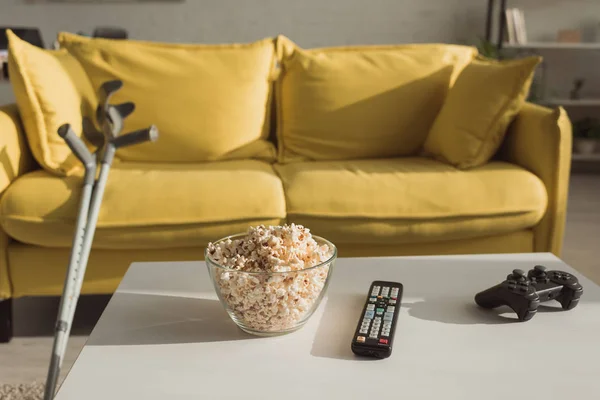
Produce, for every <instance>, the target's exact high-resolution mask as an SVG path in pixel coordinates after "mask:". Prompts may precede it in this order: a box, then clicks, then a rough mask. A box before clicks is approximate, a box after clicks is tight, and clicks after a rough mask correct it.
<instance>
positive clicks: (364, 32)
mask: <svg viewBox="0 0 600 400" xmlns="http://www.w3.org/2000/svg"><path fill="white" fill-rule="evenodd" d="M0 4H2V6H0V25H1V24H26V25H33V26H38V27H40V28H41V29H42V30H43V34H44V37H45V39H46V40H53V39H54V38H55V37H56V33H57V32H58V31H60V30H67V31H74V32H76V31H80V30H82V31H87V32H90V31H91V30H92V29H93V28H94V27H95V26H96V25H99V24H109V25H111V24H112V25H118V26H122V27H125V28H127V29H128V30H129V31H130V32H131V36H132V37H133V38H136V39H147V40H162V41H174V42H208V43H219V42H234V41H251V40H255V39H259V38H263V37H267V36H274V35H277V34H280V33H283V34H285V35H288V36H289V37H291V38H293V39H294V40H296V41H297V42H298V43H299V44H300V45H302V46H321V45H342V44H351V43H352V44H353V43H398V42H429V41H441V42H452V41H456V40H458V39H459V38H466V37H468V36H470V35H472V34H473V30H474V29H475V30H481V29H480V28H481V27H482V24H483V20H482V18H481V15H482V14H481V13H482V12H483V11H484V9H485V2H484V1H482V0H185V1H181V2H179V3H177V2H176V3H170V2H163V3H160V2H154V3H149V4H148V3H146V4H144V3H139V4H135V3H129V4H79V5H78V4H74V3H70V4H69V3H67V4H64V3H63V4H57V3H55V4H27V3H26V0H0Z"/></svg>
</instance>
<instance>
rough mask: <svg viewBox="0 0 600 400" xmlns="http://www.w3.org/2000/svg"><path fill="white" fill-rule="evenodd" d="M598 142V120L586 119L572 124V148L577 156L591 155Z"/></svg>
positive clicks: (599, 131) (599, 132)
mask: <svg viewBox="0 0 600 400" xmlns="http://www.w3.org/2000/svg"><path fill="white" fill-rule="evenodd" d="M599 140H600V120H598V119H597V118H591V117H587V118H584V119H581V120H579V121H577V122H575V123H574V124H573V147H574V148H575V151H576V152H577V153H579V154H586V155H589V154H592V153H594V151H595V149H596V143H597V142H598V141H599Z"/></svg>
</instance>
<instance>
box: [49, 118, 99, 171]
mask: <svg viewBox="0 0 600 400" xmlns="http://www.w3.org/2000/svg"><path fill="white" fill-rule="evenodd" d="M58 136H60V137H61V138H63V139H64V141H65V142H67V146H69V148H70V149H71V150H72V151H73V154H75V156H76V157H77V158H78V159H79V161H81V162H82V163H83V165H85V166H86V168H87V167H92V166H93V167H94V168H95V166H96V161H95V158H94V156H93V155H92V153H90V151H89V150H88V148H87V147H86V145H85V143H84V142H83V140H81V138H80V137H79V136H77V135H76V134H75V132H73V129H72V128H71V125H69V124H64V125H61V126H60V128H58Z"/></svg>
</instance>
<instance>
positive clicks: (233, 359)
mask: <svg viewBox="0 0 600 400" xmlns="http://www.w3.org/2000/svg"><path fill="white" fill-rule="evenodd" d="M535 264H543V265H546V266H547V267H548V268H549V269H559V270H564V271H568V272H573V273H575V274H576V276H578V277H579V278H580V282H581V283H582V285H583V287H584V295H583V298H582V300H581V302H580V304H579V306H578V307H577V308H575V309H574V310H572V311H565V312H562V310H561V311H558V310H559V309H557V308H550V307H549V306H548V307H543V308H544V309H543V310H540V311H539V312H538V313H537V315H535V317H534V318H533V319H532V320H531V321H529V322H525V323H519V322H511V321H512V318H514V313H512V312H509V310H505V311H506V313H498V312H493V311H486V310H482V309H479V308H478V307H477V306H476V305H475V304H474V302H473V296H474V295H475V293H476V292H478V291H480V290H483V289H486V288H488V287H490V286H492V285H494V284H496V283H499V282H500V281H502V280H503V279H504V278H505V277H506V275H508V274H509V273H510V272H511V270H512V269H515V268H520V269H523V270H528V269H529V268H531V267H533V266H534V265H535ZM376 279H383V280H391V281H400V282H402V283H403V284H404V288H405V292H404V298H403V301H402V308H401V314H400V316H399V319H398V323H399V325H398V329H397V332H396V338H395V345H394V349H393V354H392V356H391V357H390V358H388V359H385V360H363V359H357V358H355V357H354V356H353V354H352V353H351V351H350V340H351V338H352V335H353V332H354V328H355V326H356V323H357V321H358V318H359V314H360V312H361V307H362V305H363V301H364V300H365V297H364V296H365V295H366V292H367V290H368V287H369V284H370V283H371V281H373V280H376ZM546 304H548V303H546ZM557 304H558V303H556V305H557ZM556 305H555V304H552V307H555V306H556ZM555 311H556V312H555ZM598 398H600V288H599V287H598V286H597V285H595V284H594V283H592V282H591V281H590V280H588V279H586V278H585V277H583V276H582V275H581V274H579V273H577V272H574V271H573V269H571V268H570V267H569V266H567V265H566V264H564V263H563V262H562V261H560V260H559V259H558V258H556V257H555V256H553V255H551V254H540V253H538V254H513V255H510V254H509V255H481V256H450V257H402V258H348V259H339V260H338V263H337V265H336V269H335V271H334V276H333V278H332V282H331V286H330V288H329V292H328V298H327V299H326V300H324V302H323V304H322V305H321V307H320V309H319V310H318V311H317V312H316V313H315V315H314V316H313V317H312V319H311V320H310V321H309V322H308V323H307V325H306V326H305V327H304V328H302V329H301V330H300V331H298V332H295V333H292V334H290V335H287V336H280V337H275V338H254V337H252V336H249V335H247V334H245V333H243V332H242V331H240V330H239V329H238V328H237V327H236V326H235V325H234V323H233V322H232V321H230V320H229V317H228V316H227V315H226V313H225V311H224V310H223V309H222V307H221V305H220V303H219V302H218V301H217V300H216V296H215V294H214V291H213V288H212V286H211V283H210V281H209V279H208V274H207V271H206V267H205V265H204V263H203V262H188V263H185V262H184V263H182V262H173V263H136V264H133V265H132V266H131V267H130V269H129V271H128V272H127V274H126V276H125V278H124V279H123V282H122V283H121V285H120V286H119V289H118V291H117V293H116V294H115V295H114V296H113V298H112V299H111V301H110V303H109V305H108V307H107V308H106V310H105V311H104V314H103V315H102V317H101V318H100V321H99V322H98V324H97V326H96V327H95V329H94V331H93V332H92V334H91V337H90V339H89V341H88V342H87V344H86V346H85V347H84V349H83V350H82V352H81V354H80V355H79V358H78V359H77V361H76V363H75V365H74V366H73V368H72V369H71V371H70V372H69V375H68V376H67V378H66V380H65V382H64V384H63V385H62V387H61V388H60V391H59V394H58V396H57V399H58V400H81V399H86V400H96V399H102V400H106V399H111V400H120V399H123V400H125V399H126V400H132V399H144V400H151V399H161V400H164V399H169V400H171V399H194V400H198V399H209V400H213V399H265V400H266V399H277V400H282V399H283V400H291V399H299V400H300V399H301V400H307V399H310V400H316V399H410V400H415V399H444V400H450V399H459V400H468V399H478V400H480V399H502V400H506V399H535V400H538V399H544V400H550V399H561V400H564V399H577V400H583V399H598Z"/></svg>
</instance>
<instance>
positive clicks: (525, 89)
mask: <svg viewBox="0 0 600 400" xmlns="http://www.w3.org/2000/svg"><path fill="white" fill-rule="evenodd" d="M540 61H541V58H540V57H527V58H524V59H517V60H503V61H497V60H487V59H480V60H473V62H471V64H469V65H468V66H467V67H466V68H465V69H463V71H462V72H461V74H460V76H459V77H458V79H457V80H456V83H455V85H454V86H453V87H452V89H451V90H450V92H449V93H448V97H447V98H446V101H445V103H444V106H443V107H442V110H441V111H440V114H439V115H438V116H437V118H436V119H435V123H434V124H433V127H432V128H431V132H429V135H428V136H427V140H426V141H425V145H424V150H425V152H426V153H428V154H430V155H433V156H434V157H435V158H438V159H440V160H442V161H446V162H448V163H450V164H452V165H454V166H456V167H458V168H461V169H466V168H472V167H476V166H479V165H483V164H485V163H486V162H488V161H489V160H490V158H492V156H493V155H494V153H496V151H497V150H498V149H499V148H500V145H501V144H502V140H503V139H504V135H505V134H506V130H507V128H508V126H509V125H510V123H511V122H512V121H513V119H514V118H515V117H516V116H517V114H518V113H519V111H521V108H522V107H523V105H524V104H525V99H526V98H527V95H528V93H529V88H530V87H531V82H532V80H533V74H534V73H535V69H536V67H537V65H538V64H539V63H540Z"/></svg>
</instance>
